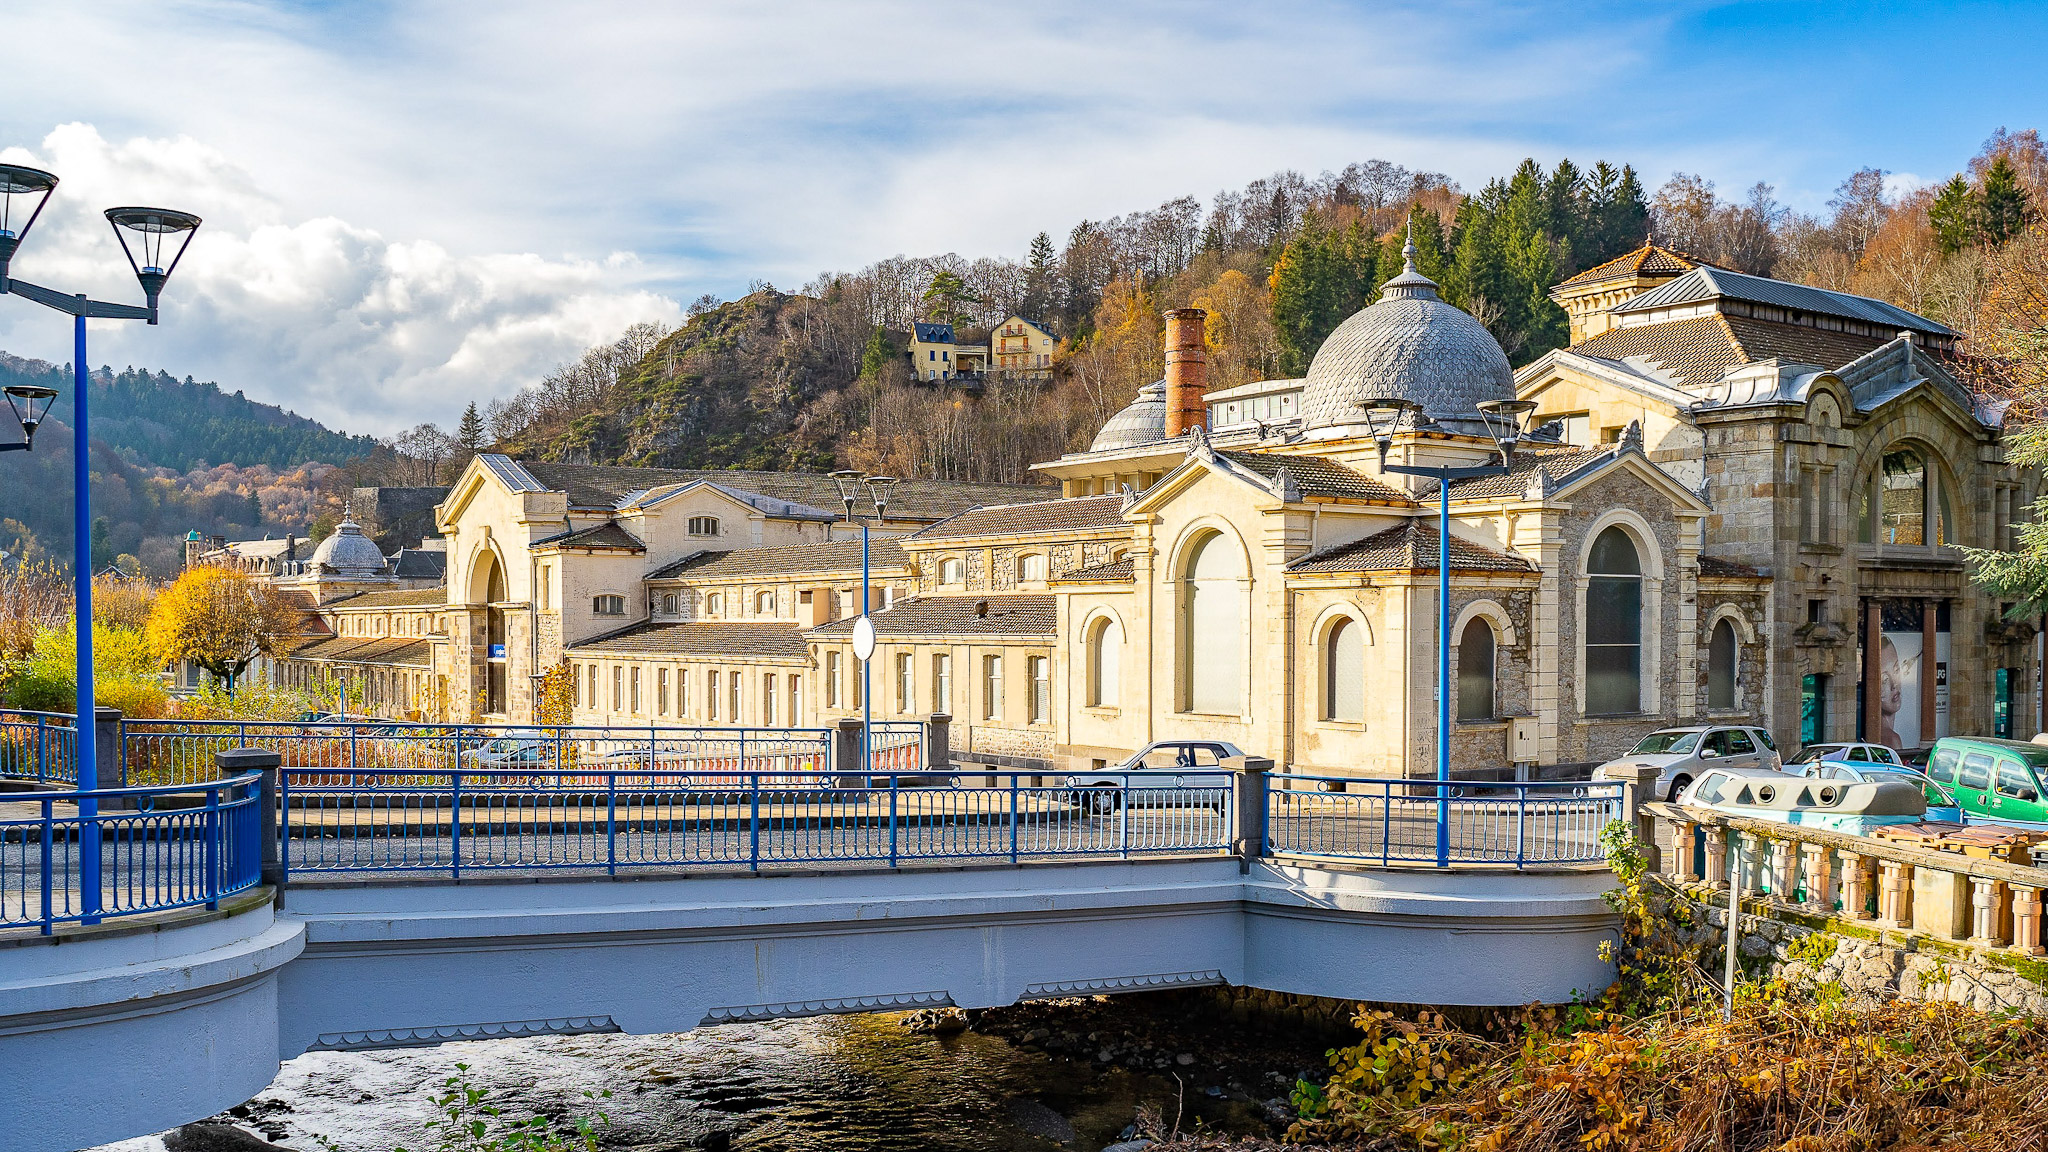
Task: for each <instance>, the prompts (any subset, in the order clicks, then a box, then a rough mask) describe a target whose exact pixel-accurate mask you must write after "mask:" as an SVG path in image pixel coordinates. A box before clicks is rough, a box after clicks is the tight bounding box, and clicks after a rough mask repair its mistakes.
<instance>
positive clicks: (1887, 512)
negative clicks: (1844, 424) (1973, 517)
mask: <svg viewBox="0 0 2048 1152" xmlns="http://www.w3.org/2000/svg"><path fill="white" fill-rule="evenodd" d="M1955 531H1956V523H1955V515H1954V513H1953V512H1952V511H1951V510H1950V508H1949V499H1948V488H1947V487H1946V486H1945V485H1943V484H1942V483H1941V479H1940V475H1939V473H1938V472H1937V471H1936V470H1935V469H1933V468H1931V467H1929V466H1928V463H1927V458H1926V457H1925V456H1922V455H1921V454H1920V452H1919V451H1918V450H1916V449H1913V448H1908V447H1901V448H1894V449H1892V450H1891V451H1889V452H1886V453H1885V454H1884V459H1883V461H1882V463H1881V464H1879V466H1878V470H1877V473H1876V474H1875V475H1874V476H1872V477H1871V479H1870V483H1869V485H1868V486H1867V487H1866V488H1865V489H1864V491H1863V495H1862V498H1861V508H1860V510H1859V514H1858V516H1857V527H1856V539H1857V540H1858V541H1860V542H1862V543H1864V544H1953V543H1955V542H1956V541H1955Z"/></svg>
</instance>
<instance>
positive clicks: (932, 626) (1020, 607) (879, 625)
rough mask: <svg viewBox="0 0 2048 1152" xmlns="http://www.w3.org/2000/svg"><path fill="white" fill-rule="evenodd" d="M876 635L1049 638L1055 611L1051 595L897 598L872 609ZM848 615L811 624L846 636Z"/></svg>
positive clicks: (826, 633)
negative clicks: (887, 605)
mask: <svg viewBox="0 0 2048 1152" xmlns="http://www.w3.org/2000/svg"><path fill="white" fill-rule="evenodd" d="M869 619H871V620H873V621H874V622H875V634H876V635H877V636H1027V637H1044V638H1046V639H1052V638H1053V637H1054V635H1055V624H1056V616H1055V614H1054V610H1053V598H1052V597H1051V596H1045V595H1038V594H1031V595H1015V596H932V597H928V598H925V599H920V600H902V601H898V602H897V604H896V605H895V607H893V608H888V609H885V610H883V611H880V612H876V613H874V614H872V615H871V616H870V617H869ZM852 631H853V621H852V620H851V619H848V620H834V621H833V622H832V623H830V624H825V625H821V626H819V627H817V628H813V629H811V635H813V636H817V637H821V638H831V637H839V636H845V635H847V634H849V633H851V632H852Z"/></svg>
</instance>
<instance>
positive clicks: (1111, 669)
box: [1088, 616, 1124, 708]
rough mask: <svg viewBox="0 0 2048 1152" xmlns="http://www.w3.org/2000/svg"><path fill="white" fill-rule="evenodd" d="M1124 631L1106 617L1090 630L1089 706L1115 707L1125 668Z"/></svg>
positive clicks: (1090, 627) (1089, 628)
mask: <svg viewBox="0 0 2048 1152" xmlns="http://www.w3.org/2000/svg"><path fill="white" fill-rule="evenodd" d="M1123 648H1124V630H1123V629H1122V628H1119V627H1117V623H1116V621H1114V620H1111V619H1110V618H1109V617H1107V616H1105V617H1103V618H1102V619H1100V620H1097V621H1096V622H1095V623H1093V624H1091V625H1089V627H1088V706H1089V707H1091V708H1114V707H1116V702H1117V691H1118V685H1117V680H1118V676H1119V673H1120V671H1121V669H1122V665H1123Z"/></svg>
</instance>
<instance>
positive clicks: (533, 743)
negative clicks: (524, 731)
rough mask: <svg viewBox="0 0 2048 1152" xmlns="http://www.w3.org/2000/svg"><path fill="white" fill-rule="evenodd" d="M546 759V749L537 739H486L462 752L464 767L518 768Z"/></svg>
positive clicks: (539, 762)
mask: <svg viewBox="0 0 2048 1152" xmlns="http://www.w3.org/2000/svg"><path fill="white" fill-rule="evenodd" d="M547 760H548V754H547V750H546V749H544V748H543V747H542V746H541V744H540V742H539V741H537V740H512V739H504V738H501V739H497V740H486V741H484V742H483V743H482V744H479V745H477V746H476V747H474V748H471V749H468V750H467V751H465V752H463V754H462V764H463V767H465V768H519V767H526V766H529V765H534V764H543V763H546V762H547Z"/></svg>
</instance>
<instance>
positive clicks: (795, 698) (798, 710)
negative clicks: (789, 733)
mask: <svg viewBox="0 0 2048 1152" xmlns="http://www.w3.org/2000/svg"><path fill="white" fill-rule="evenodd" d="M803 722H804V678H803V677H801V676H798V675H796V674H795V673H791V674H790V677H789V723H790V724H791V726H795V725H798V724H801V723H803Z"/></svg>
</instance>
